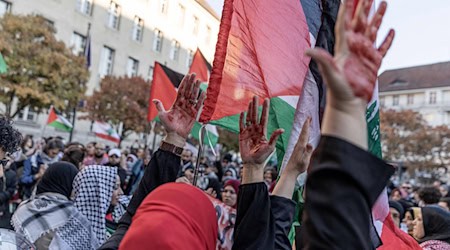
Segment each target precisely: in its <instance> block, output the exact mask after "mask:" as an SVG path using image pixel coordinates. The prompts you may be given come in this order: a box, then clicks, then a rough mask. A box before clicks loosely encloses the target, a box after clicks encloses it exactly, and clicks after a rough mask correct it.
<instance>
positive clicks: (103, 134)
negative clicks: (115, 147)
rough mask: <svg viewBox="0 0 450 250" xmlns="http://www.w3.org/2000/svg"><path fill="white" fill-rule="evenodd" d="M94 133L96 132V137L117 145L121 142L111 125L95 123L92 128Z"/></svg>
mask: <svg viewBox="0 0 450 250" xmlns="http://www.w3.org/2000/svg"><path fill="white" fill-rule="evenodd" d="M92 132H94V133H95V135H96V136H98V137H100V138H102V139H105V140H108V141H112V142H115V143H119V142H120V136H119V134H118V133H117V132H116V131H115V130H114V128H113V127H112V126H111V124H109V123H106V122H100V121H95V122H94V124H93V126H92Z"/></svg>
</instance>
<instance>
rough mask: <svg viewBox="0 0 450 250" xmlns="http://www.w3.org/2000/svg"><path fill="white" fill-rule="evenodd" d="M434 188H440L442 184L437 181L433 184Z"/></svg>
mask: <svg viewBox="0 0 450 250" xmlns="http://www.w3.org/2000/svg"><path fill="white" fill-rule="evenodd" d="M433 186H434V187H435V188H439V187H440V186H441V182H440V181H435V182H433Z"/></svg>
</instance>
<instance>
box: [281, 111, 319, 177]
mask: <svg viewBox="0 0 450 250" xmlns="http://www.w3.org/2000/svg"><path fill="white" fill-rule="evenodd" d="M310 125H311V118H308V119H307V120H306V121H305V123H303V127H302V132H301V133H300V136H299V137H298V141H297V144H295V147H294V151H293V152H292V155H291V158H290V159H289V161H288V163H287V165H286V168H285V169H284V171H283V173H284V172H286V174H288V175H292V176H295V178H297V176H298V175H299V174H301V173H303V172H305V171H306V169H307V168H308V166H309V162H310V160H311V155H312V153H313V147H312V145H311V144H309V143H308V140H309V127H310Z"/></svg>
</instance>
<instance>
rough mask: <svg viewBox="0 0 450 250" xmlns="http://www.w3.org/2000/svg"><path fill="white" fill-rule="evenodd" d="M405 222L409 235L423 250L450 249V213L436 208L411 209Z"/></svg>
mask: <svg viewBox="0 0 450 250" xmlns="http://www.w3.org/2000/svg"><path fill="white" fill-rule="evenodd" d="M405 222H406V224H407V226H408V233H409V234H410V235H411V236H413V237H414V238H415V239H416V240H417V241H418V242H419V243H420V246H421V247H422V248H423V249H425V250H440V249H450V213H449V212H447V211H445V210H443V209H442V208H439V207H435V206H427V207H423V208H418V207H415V208H410V209H408V211H407V212H406V216H405Z"/></svg>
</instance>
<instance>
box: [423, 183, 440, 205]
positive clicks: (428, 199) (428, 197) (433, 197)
mask: <svg viewBox="0 0 450 250" xmlns="http://www.w3.org/2000/svg"><path fill="white" fill-rule="evenodd" d="M418 194H419V198H420V199H421V200H422V201H423V202H424V203H425V204H426V205H431V204H436V203H438V202H439V199H440V198H441V193H440V192H439V190H438V189H437V188H435V187H423V188H421V189H419V191H418Z"/></svg>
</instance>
